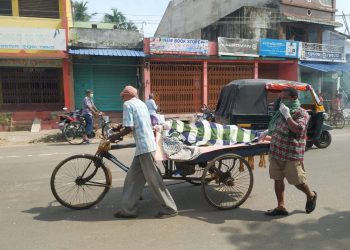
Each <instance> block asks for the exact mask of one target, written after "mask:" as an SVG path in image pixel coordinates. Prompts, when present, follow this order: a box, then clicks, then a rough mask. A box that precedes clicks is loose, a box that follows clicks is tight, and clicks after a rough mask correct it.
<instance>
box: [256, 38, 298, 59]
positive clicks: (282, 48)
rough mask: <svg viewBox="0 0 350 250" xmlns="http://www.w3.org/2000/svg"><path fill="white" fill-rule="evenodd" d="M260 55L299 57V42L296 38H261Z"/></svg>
mask: <svg viewBox="0 0 350 250" xmlns="http://www.w3.org/2000/svg"><path fill="white" fill-rule="evenodd" d="M259 54H260V56H270V57H287V58H298V57H299V42H297V41H294V40H277V39H268V38H262V39H260V52H259Z"/></svg>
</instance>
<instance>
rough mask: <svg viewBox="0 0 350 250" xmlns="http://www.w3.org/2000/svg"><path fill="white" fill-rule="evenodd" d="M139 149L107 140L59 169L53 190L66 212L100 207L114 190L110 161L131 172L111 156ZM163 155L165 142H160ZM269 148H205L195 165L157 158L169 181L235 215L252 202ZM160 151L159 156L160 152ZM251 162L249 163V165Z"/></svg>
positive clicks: (255, 145) (165, 177) (237, 146)
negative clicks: (257, 171)
mask: <svg viewBox="0 0 350 250" xmlns="http://www.w3.org/2000/svg"><path fill="white" fill-rule="evenodd" d="M134 146H135V144H120V143H117V144H115V145H111V144H110V142H109V141H105V140H102V141H101V142H100V145H99V147H98V150H97V152H96V154H95V155H89V154H81V155H74V156H71V157H69V158H67V159H65V160H63V161H62V162H61V163H59V164H58V165H57V166H56V168H55V169H54V171H53V173H52V176H51V190H52V193H53V195H54V196H55V198H56V199H57V201H58V202H59V203H61V204H62V205H63V206H65V207H68V208H72V209H85V208H89V207H91V206H94V205H95V204H97V203H98V202H99V201H101V200H102V198H103V197H104V196H105V195H106V193H107V192H108V190H109V189H110V188H111V184H112V175H111V172H110V170H109V168H108V167H107V166H106V165H105V161H104V160H105V159H107V160H109V161H111V162H112V163H114V164H115V165H116V166H118V167H119V168H121V169H122V170H124V171H127V170H128V167H127V166H126V165H125V164H123V163H122V162H121V161H120V160H119V159H118V158H117V157H116V156H114V155H112V154H111V153H110V150H116V149H121V148H130V147H134ZM158 149H159V141H158ZM268 150H269V144H268V143H255V144H249V145H248V144H236V145H230V146H222V147H217V146H207V147H203V151H202V152H201V154H200V155H199V156H198V157H197V158H195V159H193V160H190V161H181V162H177V161H173V160H169V159H166V158H164V156H163V155H162V153H161V152H159V156H157V153H156V157H155V159H156V160H159V162H161V163H162V164H161V165H162V166H163V170H161V168H158V171H159V173H160V174H161V176H162V178H163V179H171V180H184V181H187V182H189V183H191V184H193V185H202V192H203V194H204V197H205V198H206V200H207V201H208V202H209V204H211V205H212V206H214V207H216V208H218V209H233V208H236V207H238V206H240V205H241V204H242V203H243V202H245V200H246V199H247V198H248V197H249V194H250V193H251V190H252V188H253V173H252V163H251V161H250V160H251V158H252V157H254V156H255V155H264V154H267V152H268ZM158 151H159V150H157V152H158ZM246 157H250V158H249V162H248V161H247V159H246Z"/></svg>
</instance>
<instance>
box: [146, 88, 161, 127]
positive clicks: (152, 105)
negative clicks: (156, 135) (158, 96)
mask: <svg viewBox="0 0 350 250" xmlns="http://www.w3.org/2000/svg"><path fill="white" fill-rule="evenodd" d="M153 98H154V94H153V93H151V94H150V95H149V98H148V100H147V101H146V106H147V108H148V111H149V114H150V116H151V123H152V126H155V125H158V124H159V119H158V114H157V110H158V106H157V104H156V102H155V101H154V99H153Z"/></svg>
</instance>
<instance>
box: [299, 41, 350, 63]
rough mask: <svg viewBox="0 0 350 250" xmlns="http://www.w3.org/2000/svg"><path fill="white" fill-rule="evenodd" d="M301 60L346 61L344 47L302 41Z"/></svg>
mask: <svg viewBox="0 0 350 250" xmlns="http://www.w3.org/2000/svg"><path fill="white" fill-rule="evenodd" d="M300 60H301V61H319V62H346V59H345V52H344V47H341V46H335V45H328V44H316V43H301V53H300Z"/></svg>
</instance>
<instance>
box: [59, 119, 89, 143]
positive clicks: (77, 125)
mask: <svg viewBox="0 0 350 250" xmlns="http://www.w3.org/2000/svg"><path fill="white" fill-rule="evenodd" d="M63 134H64V138H66V140H67V141H68V143H70V144H72V145H79V144H82V143H83V141H84V135H85V134H86V132H85V124H84V123H82V122H71V123H69V124H67V126H66V128H65V129H64V131H63Z"/></svg>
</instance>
